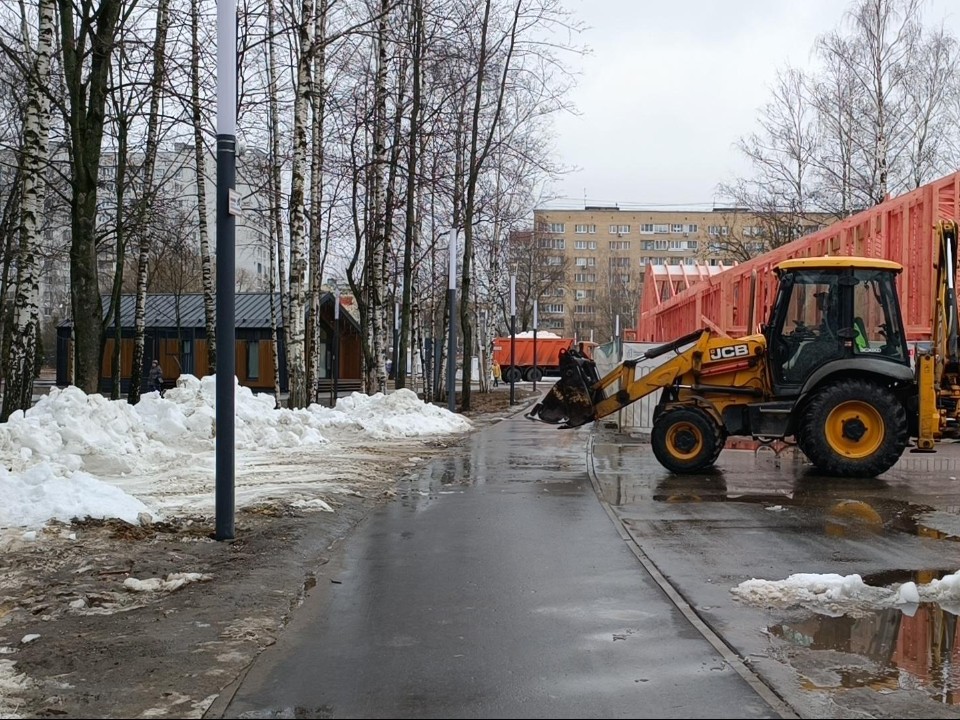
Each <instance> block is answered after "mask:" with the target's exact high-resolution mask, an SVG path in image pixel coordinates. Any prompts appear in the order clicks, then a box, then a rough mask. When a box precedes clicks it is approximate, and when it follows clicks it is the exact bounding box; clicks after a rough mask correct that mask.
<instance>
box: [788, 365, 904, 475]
mask: <svg viewBox="0 0 960 720" xmlns="http://www.w3.org/2000/svg"><path fill="white" fill-rule="evenodd" d="M799 430H800V431H799V433H798V436H797V444H798V445H799V446H800V449H801V450H802V451H803V454H804V455H806V456H807V458H808V459H809V460H810V462H812V463H813V464H814V465H816V466H817V468H818V469H819V470H820V471H822V472H823V473H825V474H827V475H835V476H837V477H876V476H877V475H880V474H881V473H883V472H886V471H887V470H889V469H890V468H891V467H893V465H894V464H895V463H896V462H897V460H899V459H900V455H902V454H903V451H904V448H906V447H907V442H908V440H909V439H910V437H909V432H908V429H907V413H906V410H904V407H903V404H902V403H901V402H900V401H899V400H898V399H897V397H896V396H895V395H894V394H893V393H892V392H890V391H889V390H888V389H887V388H885V387H883V386H881V385H878V384H876V383H873V382H870V381H867V380H853V379H843V380H838V381H837V382H835V383H831V384H830V385H827V386H826V387H824V388H821V389H820V390H818V391H817V392H816V394H815V395H814V396H813V398H812V399H811V400H810V404H809V405H807V408H806V411H805V412H804V415H803V418H802V420H801V421H800V428H799Z"/></svg>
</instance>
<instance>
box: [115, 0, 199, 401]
mask: <svg viewBox="0 0 960 720" xmlns="http://www.w3.org/2000/svg"><path fill="white" fill-rule="evenodd" d="M169 10H170V0H160V2H159V5H158V6H157V34H156V36H155V38H154V43H153V77H152V78H151V80H150V110H149V116H148V118H147V146H146V151H145V157H144V161H143V195H142V198H141V202H142V203H143V204H144V205H145V206H146V207H149V206H151V205H152V204H153V202H154V199H155V198H154V180H153V171H154V167H155V166H156V162H157V142H158V140H157V138H158V135H159V125H160V102H161V95H162V93H163V78H164V73H165V69H166V65H165V62H164V59H165V52H164V51H165V48H166V44H167V28H168V27H169V26H170V12H169ZM198 181H199V179H198ZM151 246H152V243H151V233H150V232H149V231H145V232H141V235H140V243H139V253H138V256H137V299H136V307H135V310H134V319H133V323H134V343H133V366H132V368H131V372H130V388H129V390H128V392H127V399H128V401H129V402H130V403H133V404H135V403H137V402H139V401H140V386H141V384H142V377H143V374H142V373H143V366H144V331H145V329H146V321H145V319H146V306H147V269H148V266H149V260H150V248H151ZM158 359H160V360H161V365H162V364H163V362H162V358H158Z"/></svg>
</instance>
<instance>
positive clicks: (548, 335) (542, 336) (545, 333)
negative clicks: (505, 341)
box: [507, 330, 562, 340]
mask: <svg viewBox="0 0 960 720" xmlns="http://www.w3.org/2000/svg"><path fill="white" fill-rule="evenodd" d="M507 337H509V336H507ZM514 337H518V338H533V330H524V331H523V332H518V333H516V334H515V335H514ZM560 337H562V336H561V335H557V334H556V333H552V332H550V331H549V330H537V340H554V339H559V338H560Z"/></svg>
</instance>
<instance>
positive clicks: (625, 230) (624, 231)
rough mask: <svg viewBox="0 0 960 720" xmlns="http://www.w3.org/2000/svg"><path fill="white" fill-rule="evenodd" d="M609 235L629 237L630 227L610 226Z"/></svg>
mask: <svg viewBox="0 0 960 720" xmlns="http://www.w3.org/2000/svg"><path fill="white" fill-rule="evenodd" d="M610 234H611V235H629V234H630V226H629V225H611V226H610Z"/></svg>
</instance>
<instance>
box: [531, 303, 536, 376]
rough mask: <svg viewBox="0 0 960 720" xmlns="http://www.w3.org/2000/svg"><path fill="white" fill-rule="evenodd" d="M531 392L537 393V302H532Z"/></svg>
mask: <svg viewBox="0 0 960 720" xmlns="http://www.w3.org/2000/svg"><path fill="white" fill-rule="evenodd" d="M531 377H532V378H533V391H534V392H536V391H537V301H536V299H534V301H533V375H532V376H531Z"/></svg>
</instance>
